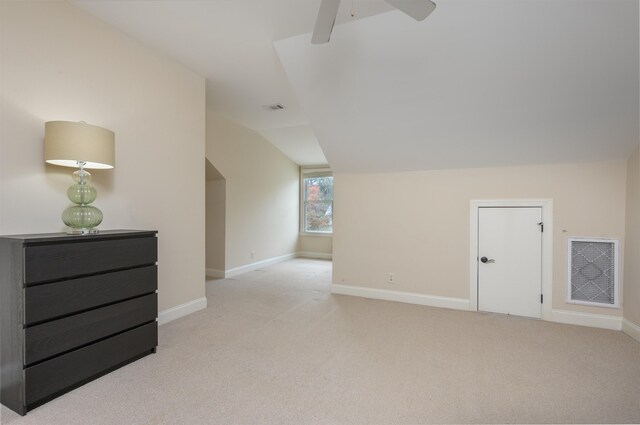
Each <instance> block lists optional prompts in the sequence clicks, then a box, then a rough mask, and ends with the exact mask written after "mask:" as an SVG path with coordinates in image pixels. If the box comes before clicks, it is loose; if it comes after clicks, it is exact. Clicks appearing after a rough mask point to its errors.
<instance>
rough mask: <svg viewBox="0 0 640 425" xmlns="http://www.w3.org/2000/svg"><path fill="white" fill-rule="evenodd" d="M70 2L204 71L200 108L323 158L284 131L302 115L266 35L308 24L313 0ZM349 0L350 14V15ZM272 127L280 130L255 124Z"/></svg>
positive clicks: (366, 9)
mask: <svg viewBox="0 0 640 425" xmlns="http://www.w3.org/2000/svg"><path fill="white" fill-rule="evenodd" d="M72 3H73V4H74V5H76V6H78V7H80V8H82V9H84V10H86V11H88V12H89V13H91V14H93V15H95V16H96V17H98V18H100V19H101V20H103V21H105V22H107V23H108V24H110V25H112V26H114V27H116V28H119V29H120V30H122V31H124V32H126V33H128V34H130V35H132V36H133V37H134V38H136V39H138V40H141V41H143V42H144V43H146V44H148V45H150V46H152V47H154V48H156V49H158V50H160V51H162V52H164V53H166V54H168V55H169V56H171V57H173V58H175V59H177V60H178V61H180V62H182V63H184V64H185V65H187V66H188V67H190V68H191V69H193V70H195V71H196V72H198V73H199V74H201V75H203V76H205V77H206V78H207V107H208V108H210V109H213V110H215V111H217V112H218V113H220V114H221V115H223V116H226V117H227V118H230V119H232V120H234V121H236V122H238V123H240V124H242V125H244V126H245V127H249V128H251V129H253V130H256V131H258V132H260V133H262V134H263V135H264V136H265V137H266V138H267V139H269V140H270V141H271V142H272V143H273V144H274V145H276V146H277V147H278V148H279V149H281V150H283V152H284V153H285V154H287V155H288V156H289V157H290V158H291V159H293V160H294V162H297V163H298V164H300V165H307V164H308V163H309V161H311V162H310V164H322V163H326V159H325V158H324V155H322V150H321V149H320V147H319V145H318V143H317V140H314V141H312V142H311V141H310V140H309V139H308V138H307V139H305V140H304V141H301V144H302V145H304V146H307V147H309V150H308V151H307V152H306V153H304V154H303V155H302V156H300V155H299V154H298V152H299V151H301V150H304V149H303V148H301V147H300V146H296V145H295V143H292V142H291V140H290V139H289V138H288V134H289V133H290V132H289V131H287V130H286V129H287V128H289V127H298V126H302V125H308V124H309V120H308V118H307V116H306V115H305V113H304V112H303V110H302V108H301V107H300V105H299V103H298V99H297V97H296V95H295V93H294V92H293V90H292V89H291V85H290V84H289V81H288V80H287V77H286V74H285V72H284V70H283V69H282V66H281V64H280V61H279V60H278V57H277V55H276V53H275V50H274V48H273V41H274V40H279V39H282V38H287V37H291V36H294V35H298V34H303V33H307V32H310V31H311V30H312V29H313V26H314V24H315V19H316V16H317V13H318V8H319V7H320V0H208V1H203V0H195V1H192V0H172V1H163V0H154V1H147V0H127V1H112V0H73V1H72ZM352 4H353V6H354V10H355V12H356V16H355V18H352V17H351V16H350V11H351V6H352ZM392 9H393V8H392V7H391V6H389V5H388V4H386V3H385V2H384V1H382V0H354V1H353V2H352V1H351V0H344V1H343V2H342V4H341V7H340V10H339V13H338V19H337V24H340V23H343V22H349V21H352V20H356V19H359V18H362V17H366V16H370V15H372V14H376V13H381V12H386V11H389V10H392ZM308 38H309V40H310V39H311V37H310V35H309V36H308ZM273 103H282V104H284V105H285V106H286V109H285V110H282V111H276V112H271V111H267V110H265V109H264V108H262V105H268V104H273ZM273 129H283V130H282V132H273V131H263V130H273ZM309 131H311V130H308V131H307V132H309ZM280 133H282V134H284V139H282V140H281V139H280V138H279V135H280ZM285 146H286V147H285ZM288 147H290V148H291V149H288ZM318 153H319V154H320V155H318Z"/></svg>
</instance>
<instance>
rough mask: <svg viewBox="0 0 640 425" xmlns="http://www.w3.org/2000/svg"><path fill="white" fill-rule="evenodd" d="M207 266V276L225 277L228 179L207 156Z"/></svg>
mask: <svg viewBox="0 0 640 425" xmlns="http://www.w3.org/2000/svg"><path fill="white" fill-rule="evenodd" d="M204 161H205V180H206V185H205V196H206V202H205V205H206V207H205V208H206V210H205V214H206V219H205V226H206V229H205V232H206V268H207V276H211V277H224V270H225V255H224V252H225V223H226V220H225V216H226V213H225V211H226V208H225V207H226V201H225V200H226V183H227V182H226V180H225V178H224V176H223V175H222V173H220V171H218V170H217V169H216V167H214V166H213V164H211V162H210V161H209V160H208V159H207V158H205V160H204Z"/></svg>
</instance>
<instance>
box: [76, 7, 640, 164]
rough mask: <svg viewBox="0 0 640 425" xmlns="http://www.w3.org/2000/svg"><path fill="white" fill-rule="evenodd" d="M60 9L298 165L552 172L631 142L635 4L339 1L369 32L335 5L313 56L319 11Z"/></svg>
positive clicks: (621, 152) (625, 149) (619, 152)
mask: <svg viewBox="0 0 640 425" xmlns="http://www.w3.org/2000/svg"><path fill="white" fill-rule="evenodd" d="M73 3H74V4H75V5H77V6H79V7H81V8H83V9H85V10H87V11H88V12H90V13H92V14H94V15H96V16H97V17H99V18H100V19H102V20H104V21H106V22H107V23H109V24H111V25H112V26H115V27H117V28H120V29H121V30H123V31H125V32H127V33H129V34H131V35H132V36H133V37H135V38H137V39H140V40H142V41H143V42H144V43H146V44H148V45H150V46H153V47H154V48H156V49H158V50H160V51H162V52H164V53H166V54H168V55H170V56H172V57H174V58H176V59H177V60H179V61H181V62H183V63H184V64H186V65H187V66H189V67H191V68H192V69H194V70H195V71H196V72H198V73H200V74H202V75H204V76H205V77H206V78H207V103H208V107H209V108H211V109H214V110H216V111H217V112H218V113H220V114H222V115H224V116H227V117H229V118H231V119H233V120H235V121H237V122H239V123H240V124H242V125H245V126H247V127H249V128H252V129H254V130H256V131H258V132H260V133H262V134H263V135H264V136H265V137H266V138H268V139H269V140H270V141H271V142H272V143H273V144H274V145H276V146H277V147H278V148H279V149H281V150H282V151H283V152H285V153H286V154H287V155H288V156H289V157H290V158H292V159H293V160H294V161H295V162H297V163H299V164H301V165H305V164H322V163H324V161H325V159H324V156H323V155H322V151H324V154H326V158H327V159H328V160H329V163H330V165H331V166H332V168H333V169H334V170H335V171H338V172H368V171H394V170H417V169H432V168H452V167H469V166H472V167H477V166H491V165H513V164H530V163H531V164H532V163H549V162H553V163H557V162H565V161H575V160H585V161H586V160H599V159H606V158H623V157H625V156H626V155H628V154H629V153H630V152H631V150H632V149H633V147H634V146H637V143H638V138H639V135H638V109H639V108H638V2H637V0H555V1H550V0H549V1H542V0H518V1H515V0H439V1H437V3H438V7H437V9H436V10H435V12H434V13H433V14H432V15H430V16H429V17H428V18H427V19H426V20H425V21H423V22H415V21H413V20H412V19H410V18H408V17H406V16H405V15H403V14H402V13H400V12H397V11H391V12H389V11H390V10H392V8H391V7H390V6H388V5H387V4H386V3H384V2H383V1H382V0H370V1H368V0H355V1H354V6H355V10H356V18H363V17H367V16H370V17H368V18H366V19H357V20H354V22H349V21H352V20H353V19H352V18H351V17H350V16H349V9H350V8H351V1H349V0H343V1H342V5H341V10H340V13H339V15H340V16H339V20H338V23H340V22H348V23H347V24H345V25H337V26H336V28H335V29H334V34H333V37H332V40H331V42H330V43H329V44H326V45H311V44H310V33H309V32H310V31H311V30H312V28H313V25H314V23H315V17H316V14H317V10H318V7H319V4H320V2H319V0H309V1H306V0H211V1H190V0H174V1H160V0H156V1H146V0H129V1H122V2H119V1H115V2H114V1H91V0H89V1H87V0H76V1H73ZM382 12H389V13H382ZM300 34H304V35H301V36H299V35H300ZM274 40H280V41H279V42H276V43H275V46H276V49H277V52H278V55H279V57H278V55H277V54H276V51H275V49H274V44H273V41H274ZM283 65H284V67H283ZM285 69H286V73H285ZM292 86H293V87H292ZM276 102H279V103H283V104H285V105H286V106H287V109H285V110H284V111H277V112H269V111H266V110H264V109H263V108H262V107H261V106H262V105H265V104H270V103H276ZM316 136H317V139H316ZM317 140H319V141H320V145H321V146H322V150H320V149H319V147H318V145H317Z"/></svg>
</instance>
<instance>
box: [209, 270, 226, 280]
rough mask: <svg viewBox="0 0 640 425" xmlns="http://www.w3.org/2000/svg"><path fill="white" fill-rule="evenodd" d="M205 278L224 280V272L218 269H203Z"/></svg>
mask: <svg viewBox="0 0 640 425" xmlns="http://www.w3.org/2000/svg"><path fill="white" fill-rule="evenodd" d="M204 274H205V276H208V277H215V278H218V279H224V270H218V269H204Z"/></svg>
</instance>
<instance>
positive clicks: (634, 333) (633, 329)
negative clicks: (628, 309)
mask: <svg viewBox="0 0 640 425" xmlns="http://www.w3.org/2000/svg"><path fill="white" fill-rule="evenodd" d="M622 332H624V333H626V334H627V335H629V336H630V337H631V338H633V339H635V340H636V341H638V342H640V326H639V325H636V324H635V323H633V322H632V321H630V320H627V319H622Z"/></svg>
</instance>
